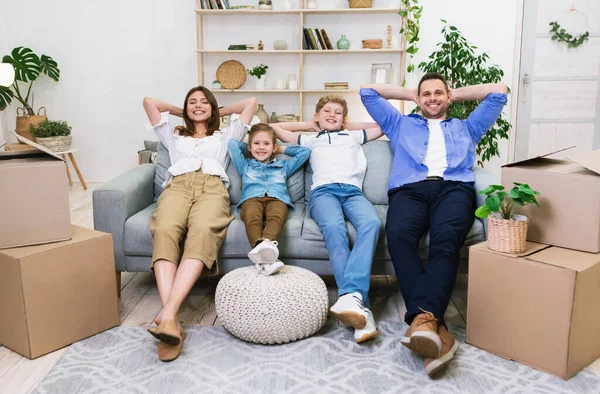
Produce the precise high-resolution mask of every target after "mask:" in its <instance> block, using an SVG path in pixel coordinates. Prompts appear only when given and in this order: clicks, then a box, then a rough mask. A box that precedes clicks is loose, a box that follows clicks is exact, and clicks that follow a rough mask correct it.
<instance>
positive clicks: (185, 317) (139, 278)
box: [0, 183, 600, 394]
mask: <svg viewBox="0 0 600 394" xmlns="http://www.w3.org/2000/svg"><path fill="white" fill-rule="evenodd" d="M99 185H100V184H94V183H92V184H88V190H87V191H84V190H83V189H82V188H81V185H80V184H78V183H75V184H74V185H73V186H72V187H71V188H70V189H71V190H70V208H71V222H72V223H73V224H75V225H78V226H82V227H89V228H93V215H92V191H93V190H94V188H96V187H98V186H99ZM323 279H324V281H325V283H327V288H328V292H329V300H330V303H333V302H335V300H336V292H337V288H336V286H335V281H334V279H333V277H324V278H323ZM217 281H218V278H203V279H201V280H200V281H199V282H198V283H197V284H196V285H195V286H194V288H193V289H192V291H191V293H190V296H189V297H188V298H187V299H186V301H185V302H184V304H183V305H182V308H181V311H180V315H179V316H180V319H181V322H182V324H183V325H184V326H212V325H220V321H219V318H218V316H217V313H216V310H215V302H214V293H215V288H216V285H217ZM370 299H371V309H372V310H373V313H374V315H375V320H393V321H401V320H402V318H403V317H404V313H405V311H406V309H405V306H404V301H403V300H402V295H401V294H400V292H399V290H398V284H397V282H396V278H395V277H394V276H373V277H372V280H371V293H370ZM160 310H161V303H160V298H159V296H158V289H157V287H156V282H155V280H154V275H153V274H151V273H147V272H140V273H130V272H127V273H123V274H122V278H121V299H120V314H121V322H122V324H124V325H132V326H147V325H149V324H150V323H151V322H152V321H153V320H154V318H155V317H156V315H157V314H158V313H159V312H160ZM466 313H467V276H466V275H460V276H459V277H458V279H457V282H456V287H455V289H454V293H453V296H452V302H451V303H450V305H449V307H448V310H447V311H446V321H447V322H448V323H449V324H453V325H461V326H465V321H466V317H467V316H466ZM330 319H332V318H331V317H330ZM330 323H331V324H337V322H336V321H333V320H331V321H330ZM67 348H68V347H67ZM67 348H64V349H60V350H57V351H55V352H53V353H50V354H48V355H45V356H43V357H39V358H37V359H35V360H28V359H27V358H24V357H22V356H21V355H19V354H17V353H14V352H12V351H10V350H8V349H7V348H5V347H2V346H0V393H10V394H18V393H27V392H29V391H30V390H31V389H33V388H34V387H35V386H36V385H37V383H38V382H39V381H40V380H41V379H42V378H43V377H44V376H46V374H47V373H48V372H49V371H50V369H52V366H53V365H54V364H55V363H56V361H57V360H58V359H59V358H60V356H61V355H62V354H63V353H64V352H65V351H66V350H67ZM591 368H592V369H593V370H594V371H595V372H596V373H598V374H599V375H600V359H599V360H597V361H596V362H595V363H594V364H592V367H591Z"/></svg>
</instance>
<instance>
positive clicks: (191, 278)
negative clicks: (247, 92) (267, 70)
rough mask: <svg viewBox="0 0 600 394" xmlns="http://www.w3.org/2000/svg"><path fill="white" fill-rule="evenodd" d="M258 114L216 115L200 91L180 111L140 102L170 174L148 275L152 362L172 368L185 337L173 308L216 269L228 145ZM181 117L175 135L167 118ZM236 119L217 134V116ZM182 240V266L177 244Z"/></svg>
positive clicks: (223, 225) (236, 107)
mask: <svg viewBox="0 0 600 394" xmlns="http://www.w3.org/2000/svg"><path fill="white" fill-rule="evenodd" d="M257 108H258V105H257V102H256V99H255V98H249V99H246V100H242V101H238V102H236V103H233V104H231V105H228V106H226V107H224V108H222V109H221V111H220V112H219V106H218V104H217V100H216V99H215V96H214V95H213V94H212V93H211V92H210V90H208V89H207V88H205V87H203V86H198V87H195V88H193V89H191V90H190V91H189V92H188V93H187V95H186V96H185V101H184V103H183V109H181V108H178V107H176V106H174V105H171V104H168V103H165V102H163V101H159V100H156V99H152V98H149V97H146V98H144V109H145V110H146V114H147V115H148V119H149V120H150V123H151V124H152V127H151V128H153V129H154V131H155V132H156V135H157V136H158V138H159V139H160V141H161V142H162V143H163V145H164V146H165V147H166V148H167V149H168V151H169V157H170V159H171V167H169V169H168V171H167V175H166V177H165V178H166V179H165V189H164V190H163V192H162V194H161V195H160V198H159V199H158V203H157V206H156V209H155V210H154V213H153V214H152V219H151V221H150V231H151V233H152V245H153V247H154V250H153V255H152V270H153V271H154V275H155V276H156V283H157V284H158V292H159V294H160V300H161V302H162V304H163V310H162V312H161V313H160V314H159V315H158V316H157V318H156V319H155V323H156V324H157V325H158V327H156V328H153V327H150V328H148V331H149V332H150V333H151V334H152V335H153V336H155V337H156V338H158V339H159V340H160V341H161V342H160V343H159V344H158V357H159V359H160V360H162V361H171V360H174V359H175V358H177V356H179V353H180V352H181V346H182V342H183V340H184V339H185V338H186V333H185V331H184V330H183V328H182V327H181V325H180V324H179V317H178V313H179V307H180V306H181V303H182V302H183V300H184V299H185V297H187V295H188V293H189V292H190V289H191V288H192V286H193V285H194V283H195V282H196V280H197V279H198V278H199V277H200V274H201V273H202V271H203V270H204V268H205V267H206V268H207V269H209V270H211V269H216V259H217V254H218V251H219V248H220V247H221V244H222V242H223V239H224V238H225V234H226V232H227V226H229V223H231V221H232V220H233V218H232V217H231V215H230V214H229V194H228V193H227V187H228V186H229V178H228V177H227V174H226V173H225V168H226V167H227V163H228V160H229V158H228V156H227V142H228V141H229V140H240V139H242V138H244V136H245V135H246V132H247V130H248V129H247V126H245V125H244V124H248V123H249V122H250V120H251V119H252V116H253V115H254V113H255V112H256V109H257ZM169 113H171V114H172V115H175V116H181V117H183V120H184V123H185V126H178V127H176V128H175V129H173V127H172V126H171V125H170V124H169V122H168V114H169ZM232 113H241V114H240V117H239V119H238V120H236V121H234V122H232V123H231V124H230V125H229V126H228V127H227V128H225V129H224V130H221V131H219V129H218V128H219V123H220V116H224V115H229V114H232ZM184 236H187V239H186V242H185V245H184V250H183V257H182V258H181V262H180V259H179V256H180V247H179V245H180V243H181V241H182V240H183V238H184Z"/></svg>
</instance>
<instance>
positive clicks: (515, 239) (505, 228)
mask: <svg viewBox="0 0 600 394" xmlns="http://www.w3.org/2000/svg"><path fill="white" fill-rule="evenodd" d="M512 217H513V219H515V220H507V219H501V218H498V217H492V216H491V215H490V216H489V217H488V241H487V242H488V248H490V249H492V250H496V251H498V252H503V253H523V252H524V251H525V248H526V247H527V229H528V228H529V219H527V218H526V217H525V216H522V215H513V216H512Z"/></svg>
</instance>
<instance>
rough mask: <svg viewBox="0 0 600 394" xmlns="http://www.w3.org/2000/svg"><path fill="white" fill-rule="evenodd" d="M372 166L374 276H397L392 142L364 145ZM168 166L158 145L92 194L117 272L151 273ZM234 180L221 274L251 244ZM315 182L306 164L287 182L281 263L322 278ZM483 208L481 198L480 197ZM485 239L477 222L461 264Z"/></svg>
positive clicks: (325, 262) (324, 261)
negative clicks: (390, 229)
mask: <svg viewBox="0 0 600 394" xmlns="http://www.w3.org/2000/svg"><path fill="white" fill-rule="evenodd" d="M363 148H364V151H365V155H366V156H367V161H368V166H367V173H366V176H365V181H364V185H363V190H364V193H365V196H366V197H367V199H368V200H369V201H371V202H372V203H373V204H374V205H375V208H376V210H377V212H378V213H379V217H380V219H381V223H382V224H381V234H380V237H379V243H378V245H377V249H376V252H375V259H374V261H373V270H372V272H373V274H374V275H378V274H393V273H394V269H393V266H392V262H391V260H390V255H389V253H388V250H387V241H386V237H385V232H384V225H385V219H386V213H387V208H388V205H387V204H388V198H387V188H388V180H389V173H390V168H391V164H392V157H393V156H392V151H391V149H390V144H389V141H384V140H378V141H372V142H369V143H367V144H365V145H364V146H363ZM168 166H169V158H168V153H167V151H166V150H165V148H164V147H163V146H162V145H161V144H159V145H158V155H157V159H156V164H142V165H139V166H138V167H136V168H134V169H133V170H131V171H129V172H127V173H125V174H123V175H121V176H119V177H117V178H115V179H113V180H112V181H110V182H108V183H105V184H104V185H102V186H101V187H99V188H98V189H96V190H94V192H93V210H94V228H96V229H97V230H99V231H104V232H108V233H111V234H112V235H113V242H114V250H115V266H116V267H115V269H116V271H117V272H124V271H128V272H137V271H150V262H151V256H152V237H151V234H150V231H149V229H148V223H149V222H150V217H151V215H152V211H153V210H154V208H155V207H156V202H155V201H156V199H157V196H158V194H159V193H160V192H161V191H162V188H161V187H160V184H161V183H162V181H163V179H164V174H165V171H166V169H167V168H168ZM227 174H228V176H229V179H230V180H231V186H230V187H229V195H230V197H231V214H232V215H233V216H234V218H235V219H234V220H233V222H232V223H231V225H230V226H229V228H228V230H227V237H226V239H225V242H224V243H223V246H222V247H221V251H220V257H219V269H220V272H221V273H225V272H228V271H231V270H233V269H235V268H238V267H243V266H248V265H249V264H250V261H249V260H248V258H247V257H246V254H247V253H248V252H249V251H250V245H249V243H248V240H247V238H246V232H245V229H244V223H243V222H242V221H241V220H240V216H239V213H238V212H237V211H236V209H235V206H236V204H237V203H238V202H239V200H240V195H241V179H240V176H239V175H238V174H237V172H236V170H235V168H234V166H233V165H231V164H230V165H229V166H228V168H227ZM311 184H312V170H311V168H310V165H309V164H308V163H307V164H306V165H305V166H304V167H303V168H301V169H299V170H298V171H297V172H295V173H294V174H293V175H292V176H291V177H290V178H289V179H288V187H289V192H290V196H291V199H292V201H293V203H294V207H295V210H293V211H291V212H290V215H289V219H288V221H287V223H286V225H285V227H284V229H283V232H282V234H281V236H280V239H279V240H278V241H279V250H280V259H281V260H282V261H283V262H284V263H286V264H292V265H296V266H301V267H304V268H307V269H309V270H311V271H313V272H315V273H317V274H319V275H329V274H332V271H331V266H330V264H329V259H328V254H327V249H326V248H325V242H324V241H323V237H322V235H321V232H320V231H319V227H318V226H317V223H316V222H315V221H314V220H313V219H312V218H311V217H310V215H309V214H308V211H307V205H308V204H307V202H308V197H309V192H310V185H311ZM478 200H479V201H478V202H479V203H480V204H481V203H482V201H481V198H480V196H478ZM347 226H348V233H349V235H350V242H351V243H352V242H353V241H354V240H355V239H356V238H355V237H356V232H355V230H354V228H353V227H352V225H351V224H349V223H348V224H347ZM484 240H485V229H484V225H483V223H482V222H481V221H479V220H478V219H476V220H475V222H474V223H473V226H472V228H471V230H470V232H469V235H468V236H467V240H466V242H465V246H464V247H463V249H462V250H461V260H462V261H461V265H462V266H463V267H464V266H466V265H465V264H464V263H466V259H467V257H468V250H467V247H468V246H469V245H473V244H475V243H478V242H482V241H484ZM428 243H429V235H428V234H427V235H426V236H425V237H424V238H423V240H422V242H421V248H420V254H421V256H422V258H423V259H424V261H426V259H427V249H428Z"/></svg>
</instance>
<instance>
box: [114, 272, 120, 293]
mask: <svg viewBox="0 0 600 394" xmlns="http://www.w3.org/2000/svg"><path fill="white" fill-rule="evenodd" d="M115 274H116V278H117V297H118V298H121V272H119V271H116V272H115Z"/></svg>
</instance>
